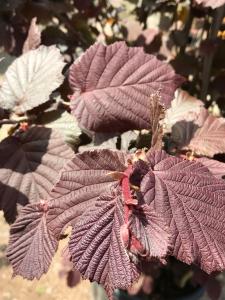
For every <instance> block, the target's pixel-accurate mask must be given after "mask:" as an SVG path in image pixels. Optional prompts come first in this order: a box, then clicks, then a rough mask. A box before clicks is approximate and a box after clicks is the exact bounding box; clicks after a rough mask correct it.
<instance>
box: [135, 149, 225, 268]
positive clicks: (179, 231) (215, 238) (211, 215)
mask: <svg viewBox="0 0 225 300" xmlns="http://www.w3.org/2000/svg"><path fill="white" fill-rule="evenodd" d="M147 158H148V161H149V164H150V166H151V170H150V171H149V172H148V173H147V174H146V175H145V177H144V178H143V180H142V182H141V191H142V193H143V196H144V199H145V201H146V203H147V204H149V205H150V206H151V207H153V208H154V209H155V210H156V212H157V213H159V214H161V215H163V216H164V217H165V220H166V222H167V224H168V226H170V229H171V234H172V240H173V245H174V249H173V255H174V256H175V257H177V258H178V259H179V260H181V261H183V262H185V263H187V264H192V263H195V264H198V265H200V267H201V269H203V270H204V271H205V272H207V273H211V272H213V271H216V270H218V271H221V270H224V268H225V256H224V253H225V238H224V234H225V227H224V222H223V220H224V217H225V213H224V205H225V198H224V191H225V183H224V181H223V180H219V179H217V178H215V177H214V176H213V175H212V174H211V173H210V172H209V171H208V169H207V168H206V167H204V166H203V165H202V164H200V163H198V162H196V161H188V160H183V159H181V158H178V157H172V156H169V155H168V154H166V153H165V152H163V151H162V152H150V153H148V154H147Z"/></svg>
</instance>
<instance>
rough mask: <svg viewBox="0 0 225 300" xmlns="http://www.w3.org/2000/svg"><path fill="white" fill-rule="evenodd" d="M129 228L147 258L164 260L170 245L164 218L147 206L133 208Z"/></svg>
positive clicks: (168, 230)
mask: <svg viewBox="0 0 225 300" xmlns="http://www.w3.org/2000/svg"><path fill="white" fill-rule="evenodd" d="M130 223H131V225H130V228H131V231H132V234H133V235H134V236H135V238H136V239H137V240H138V241H140V242H141V244H142V246H143V248H144V249H145V252H146V253H147V256H148V257H149V258H153V257H154V258H164V257H166V255H167V254H168V251H169V247H170V246H171V245H170V229H169V227H168V226H167V224H166V222H165V220H164V218H163V217H162V216H160V215H159V214H157V213H156V212H155V210H154V209H152V208H151V207H150V206H148V205H146V204H145V205H140V206H137V207H134V208H133V214H132V215H131V217H130Z"/></svg>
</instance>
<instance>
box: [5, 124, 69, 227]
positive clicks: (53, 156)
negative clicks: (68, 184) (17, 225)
mask: <svg viewBox="0 0 225 300" xmlns="http://www.w3.org/2000/svg"><path fill="white" fill-rule="evenodd" d="M72 157H73V151H72V150H71V149H70V148H69V147H68V146H67V145H66V144H65V143H64V141H63V140H62V138H61V135H60V134H59V133H58V132H56V131H53V130H51V129H49V128H45V127H38V126H36V127H31V128H29V129H28V130H27V131H26V132H21V133H18V134H17V135H16V136H11V137H8V138H6V139H4V140H3V141H2V142H1V143H0V182H2V183H3V184H4V188H1V189H0V207H1V209H3V211H4V214H5V217H6V220H7V221H8V222H13V221H14V219H15V216H16V211H17V205H19V207H20V206H24V205H26V204H27V203H28V201H29V202H30V203H33V202H37V201H39V200H40V199H46V197H48V196H49V194H50V191H51V189H52V187H53V185H54V184H55V183H56V181H57V178H58V175H59V171H60V170H61V169H62V168H63V165H64V164H65V163H66V162H67V160H69V159H71V158H72ZM11 188H13V189H11ZM15 190H17V191H18V193H16V191H15Z"/></svg>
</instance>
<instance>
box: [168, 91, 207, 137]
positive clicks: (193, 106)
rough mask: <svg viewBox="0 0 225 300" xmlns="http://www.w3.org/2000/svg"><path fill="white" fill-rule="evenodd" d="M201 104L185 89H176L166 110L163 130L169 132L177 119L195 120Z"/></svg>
mask: <svg viewBox="0 0 225 300" xmlns="http://www.w3.org/2000/svg"><path fill="white" fill-rule="evenodd" d="M203 106H204V104H203V102H202V101H200V100H198V99H196V98H195V97H193V96H191V95H189V94H188V93H187V92H186V91H183V90H181V89H178V90H176V92H175V98H174V99H173V101H172V102H171V107H170V108H169V109H168V110H166V114H165V119H164V121H163V124H164V132H170V131H171V128H172V126H173V125H174V124H175V123H177V122H178V121H187V122H190V121H193V120H196V119H197V117H198V115H199V113H200V109H201V107H203Z"/></svg>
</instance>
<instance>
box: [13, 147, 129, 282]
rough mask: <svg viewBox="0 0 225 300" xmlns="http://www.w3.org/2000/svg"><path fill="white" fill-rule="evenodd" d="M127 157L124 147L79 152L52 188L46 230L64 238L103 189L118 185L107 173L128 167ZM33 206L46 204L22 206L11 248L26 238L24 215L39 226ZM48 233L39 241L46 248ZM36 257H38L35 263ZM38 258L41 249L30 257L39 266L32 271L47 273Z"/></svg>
mask: <svg viewBox="0 0 225 300" xmlns="http://www.w3.org/2000/svg"><path fill="white" fill-rule="evenodd" d="M126 158H127V155H126V154H125V153H123V152H120V151H110V150H95V151H87V152H84V153H82V154H77V155H75V157H74V158H73V159H72V160H71V161H70V162H69V163H68V164H67V165H66V167H65V168H64V171H62V172H61V177H60V180H59V182H58V183H57V184H56V186H55V187H54V189H53V191H52V194H51V196H52V199H49V200H48V201H46V202H45V206H46V207H47V211H46V214H45V215H44V220H45V227H46V230H48V231H49V232H51V233H52V234H54V238H55V239H56V240H59V239H60V237H61V234H62V233H63V232H64V229H65V228H66V227H67V226H68V225H74V224H75V223H76V222H77V221H78V220H79V217H80V216H81V215H82V214H83V213H84V212H85V211H88V210H91V208H92V207H93V206H94V204H95V202H96V199H97V198H98V197H99V196H100V195H101V194H102V193H105V192H110V190H111V188H112V187H114V186H117V185H118V183H117V182H116V181H115V179H113V178H112V177H111V176H107V173H109V172H112V171H117V170H119V171H121V172H122V171H124V170H125V168H126ZM29 207H30V208H31V209H30V210H29V209H28V208H29ZM33 207H34V208H42V207H43V204H42V202H40V203H37V204H34V205H28V206H26V207H25V209H24V210H22V212H23V211H24V214H23V216H21V217H19V219H18V220H16V222H15V223H14V225H13V227H15V228H17V227H16V226H17V223H19V225H18V230H17V232H15V231H11V238H10V240H11V243H10V249H13V247H14V246H20V242H21V243H22V240H21V239H20V240H18V244H16V245H14V241H16V240H17V237H18V236H21V238H22V237H23V235H24V232H25V233H26V227H23V226H20V224H21V223H22V221H23V218H25V220H27V221H26V222H27V226H31V227H32V228H34V230H38V229H37V227H38V226H39V223H38V222H36V223H33V214H32V209H33ZM26 208H27V209H26ZM30 224H31V225H30ZM35 226H36V227H35ZM14 235H15V237H14ZM44 236H45V231H44V230H42V231H41V232H39V238H40V239H39V243H40V247H42V248H43V247H44V245H43V244H42V243H43V242H44V238H43V237H44ZM30 242H31V241H30V240H28V242H27V243H28V244H29V243H30ZM28 246H29V245H28ZM27 249H29V248H27ZM24 251H26V249H25V250H24ZM32 259H33V260H34V263H33V264H32ZM37 259H41V253H37V255H36V256H35V255H34V256H32V257H30V270H32V266H34V267H35V270H33V271H32V272H33V273H34V274H38V276H39V274H40V275H41V274H42V273H43V269H42V268H40V269H38V266H36V264H35V261H36V260H37ZM10 261H12V262H13V258H12V259H11V258H10ZM18 262H20V256H18ZM20 263H22V262H20ZM40 267H41V266H40ZM17 270H18V269H15V270H14V273H15V275H16V274H19V275H21V276H23V277H26V278H28V277H29V276H30V275H29V274H30V273H27V269H24V270H23V269H22V268H21V269H20V270H19V272H17Z"/></svg>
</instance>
